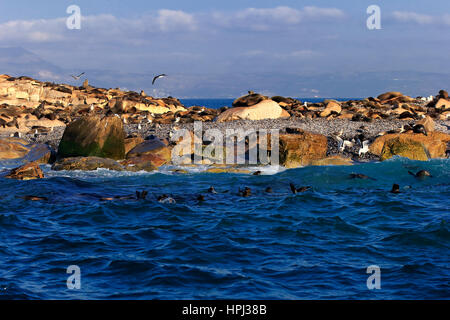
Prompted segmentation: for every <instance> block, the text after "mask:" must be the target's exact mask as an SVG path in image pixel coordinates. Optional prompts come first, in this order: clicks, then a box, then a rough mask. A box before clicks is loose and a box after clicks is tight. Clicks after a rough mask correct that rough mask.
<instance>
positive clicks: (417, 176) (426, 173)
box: [408, 170, 433, 178]
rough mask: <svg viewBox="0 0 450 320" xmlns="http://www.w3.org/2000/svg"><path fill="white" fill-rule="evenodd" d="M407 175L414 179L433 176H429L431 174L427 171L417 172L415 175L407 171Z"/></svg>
mask: <svg viewBox="0 0 450 320" xmlns="http://www.w3.org/2000/svg"><path fill="white" fill-rule="evenodd" d="M408 173H409V174H410V175H412V176H414V177H416V178H425V177H433V176H432V175H431V173H430V172H429V171H427V170H420V171H419V172H417V173H414V172H411V171H408Z"/></svg>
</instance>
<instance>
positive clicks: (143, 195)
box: [136, 190, 148, 200]
mask: <svg viewBox="0 0 450 320" xmlns="http://www.w3.org/2000/svg"><path fill="white" fill-rule="evenodd" d="M147 194H148V192H147V191H145V190H144V191H142V192H139V191H136V199H137V200H139V199H142V200H145V198H146V197H147Z"/></svg>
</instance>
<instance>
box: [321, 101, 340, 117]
mask: <svg viewBox="0 0 450 320" xmlns="http://www.w3.org/2000/svg"><path fill="white" fill-rule="evenodd" d="M341 111H342V108H341V105H340V104H339V103H338V102H336V101H329V102H328V104H327V106H326V107H325V109H324V110H323V111H322V112H321V113H320V116H321V117H328V116H329V115H330V114H331V113H332V112H334V113H337V114H340V113H341Z"/></svg>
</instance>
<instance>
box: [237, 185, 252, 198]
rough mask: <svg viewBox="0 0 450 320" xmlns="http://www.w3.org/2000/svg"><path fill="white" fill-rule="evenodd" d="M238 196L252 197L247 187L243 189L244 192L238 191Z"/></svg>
mask: <svg viewBox="0 0 450 320" xmlns="http://www.w3.org/2000/svg"><path fill="white" fill-rule="evenodd" d="M238 195H240V196H241V197H244V198H246V197H250V196H251V195H252V190H251V189H250V188H249V187H245V188H244V190H241V189H239V192H238Z"/></svg>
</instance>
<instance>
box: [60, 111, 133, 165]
mask: <svg viewBox="0 0 450 320" xmlns="http://www.w3.org/2000/svg"><path fill="white" fill-rule="evenodd" d="M124 139H125V133H124V130H123V123H122V121H121V119H120V118H117V117H114V116H107V117H104V118H101V117H99V116H89V117H83V118H81V119H78V120H76V121H73V122H71V123H70V124H69V125H68V126H67V128H66V130H65V131H64V135H63V137H62V139H61V142H60V144H59V148H58V158H67V157H79V156H81V157H89V156H95V157H100V158H110V159H115V160H120V159H124V158H125V143H124Z"/></svg>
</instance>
